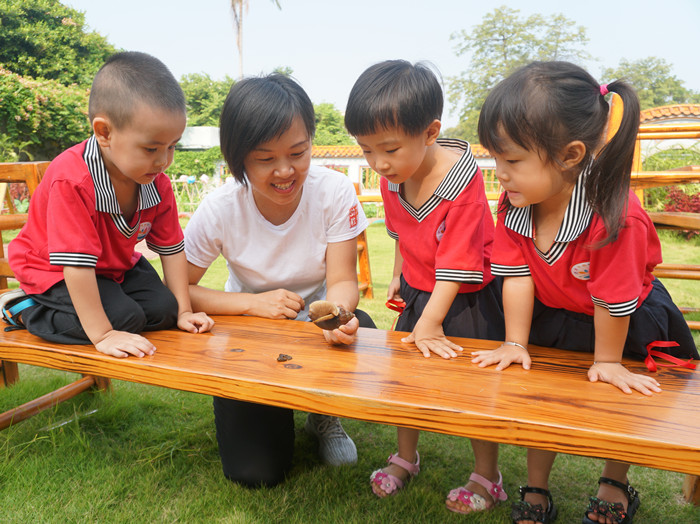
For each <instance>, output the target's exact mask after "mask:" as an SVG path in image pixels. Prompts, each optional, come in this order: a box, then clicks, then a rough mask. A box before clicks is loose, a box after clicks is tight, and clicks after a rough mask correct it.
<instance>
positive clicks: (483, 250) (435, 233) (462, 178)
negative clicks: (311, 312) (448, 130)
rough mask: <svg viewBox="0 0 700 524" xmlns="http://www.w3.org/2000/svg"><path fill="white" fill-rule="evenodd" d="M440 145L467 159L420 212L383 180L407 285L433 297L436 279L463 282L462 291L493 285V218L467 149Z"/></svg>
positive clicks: (457, 142)
mask: <svg viewBox="0 0 700 524" xmlns="http://www.w3.org/2000/svg"><path fill="white" fill-rule="evenodd" d="M439 143H440V145H442V146H445V147H450V148H457V149H459V150H460V151H463V154H462V157H461V158H460V159H459V160H458V161H457V163H456V164H455V165H454V166H453V167H452V169H450V171H449V172H448V173H447V174H446V175H445V178H444V179H443V180H442V182H441V183H440V185H439V186H438V188H437V189H436V190H435V193H434V194H433V195H432V196H431V197H430V198H429V199H428V201H427V202H426V203H425V204H423V205H422V206H421V207H420V209H415V208H414V207H413V206H411V204H409V203H408V202H406V201H405V200H404V199H403V197H402V196H401V186H400V185H399V184H392V183H389V182H387V180H386V179H384V178H382V179H381V182H380V189H381V192H382V199H383V200H384V209H385V212H386V219H385V223H386V228H387V232H388V233H389V236H390V237H392V238H393V239H394V240H398V241H399V249H400V251H401V256H402V257H403V266H402V268H401V272H402V273H403V276H404V278H405V279H406V282H407V283H408V285H410V286H411V287H413V288H415V289H419V290H421V291H427V292H432V291H433V288H434V287H435V282H436V281H437V280H446V281H451V282H461V286H460V288H459V292H460V293H471V292H474V291H479V290H480V289H482V288H483V287H485V286H486V285H487V284H488V283H489V282H491V280H493V276H492V275H491V265H490V255H491V244H492V243H493V235H494V225H493V217H492V215H491V209H490V208H489V203H488V201H487V200H486V190H485V189H484V179H483V176H482V174H481V170H480V169H479V167H478V166H477V165H476V161H475V160H474V157H473V156H472V152H471V149H470V148H469V144H468V143H466V142H463V141H462V140H443V139H441V140H439Z"/></svg>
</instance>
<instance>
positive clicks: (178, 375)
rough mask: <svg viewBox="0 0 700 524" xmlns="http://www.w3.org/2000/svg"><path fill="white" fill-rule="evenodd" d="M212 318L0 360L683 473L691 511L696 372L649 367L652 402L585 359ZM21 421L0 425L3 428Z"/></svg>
mask: <svg viewBox="0 0 700 524" xmlns="http://www.w3.org/2000/svg"><path fill="white" fill-rule="evenodd" d="M216 321H217V324H216V326H215V327H214V329H213V330H212V332H211V333H208V334H202V335H192V334H189V333H185V332H182V331H177V330H170V331H161V332H153V333H150V334H146V336H147V337H148V338H149V339H150V340H151V341H152V342H153V343H154V344H155V345H156V347H157V348H158V350H157V352H156V354H155V355H154V356H152V357H146V358H142V359H137V358H133V357H130V358H126V359H116V358H112V357H108V356H106V355H103V354H101V353H98V352H97V351H96V350H95V349H94V348H93V347H92V346H56V345H53V344H51V343H49V342H45V341H43V340H41V339H39V338H37V337H34V336H32V335H30V334H29V333H27V332H26V331H24V330H21V331H12V332H4V333H2V334H0V359H2V360H9V361H12V362H19V363H24V364H32V365H37V366H44V367H49V368H54V369H60V370H65V371H73V372H78V373H83V374H88V375H96V376H104V377H109V378H112V379H119V380H126V381H131V382H138V383H142V384H150V385H156V386H163V387H168V388H173V389H178V390H183V391H191V392H194V393H202V394H206V395H218V396H223V397H230V398H237V399H241V400H246V401H251V402H259V403H263V404H271V405H276V406H282V407H286V408H292V409H299V410H304V411H313V412H318V413H327V414H330V415H337V416H341V417H349V418H355V419H360V420H365V421H369V422H377V423H382V424H392V425H401V426H408V427H413V428H417V429H422V430H427V431H434V432H438V433H446V434H451V435H459V436H464V437H475V438H479V439H484V440H489V441H495V442H500V443H504V444H514V445H517V446H527V447H532V448H538V449H547V450H552V451H557V452H562V453H570V454H574V455H583V456H588V457H603V458H609V459H614V460H620V461H625V462H630V463H632V464H637V465H641V466H647V467H651V468H659V469H665V470H670V471H675V472H680V473H685V474H688V475H689V476H688V477H687V478H686V487H685V492H686V498H687V499H688V500H692V501H694V502H695V503H696V504H697V503H700V488H698V481H697V475H698V474H700V370H696V371H691V370H688V369H682V368H660V371H659V372H658V379H659V381H660V382H661V384H662V387H663V393H661V394H656V395H653V396H651V397H646V396H643V395H641V394H638V393H634V394H631V395H625V394H623V393H622V392H620V391H618V390H617V389H615V388H614V387H613V386H610V385H607V384H597V383H591V382H589V381H588V380H587V378H586V371H587V369H588V367H589V365H590V361H591V356H590V355H588V354H583V353H576V352H569V351H558V350H552V349H547V348H539V347H533V348H532V349H531V353H532V355H533V366H532V369H531V370H528V371H526V370H524V369H522V367H520V366H511V367H510V368H508V369H507V370H505V371H503V372H497V371H495V369H493V368H486V369H482V368H478V367H477V366H474V365H472V364H471V359H470V353H471V351H473V350H476V349H481V348H495V347H497V346H498V342H495V341H480V340H471V339H457V338H455V339H453V340H455V341H456V342H457V343H459V344H461V345H462V346H463V347H464V348H465V352H464V354H463V355H462V356H460V357H458V358H456V359H453V360H444V359H441V358H430V359H425V358H424V357H423V356H422V355H421V354H420V353H419V352H418V351H416V350H415V349H414V348H412V347H409V346H406V345H403V344H401V342H400V338H401V336H403V334H402V333H399V332H392V331H384V330H373V329H362V328H361V329H360V330H359V332H358V336H357V339H356V341H355V343H354V344H353V345H352V346H350V347H334V346H330V345H328V344H326V343H325V341H324V339H323V337H322V336H321V333H320V332H319V330H318V328H317V327H315V326H313V325H312V324H310V323H303V322H291V321H275V320H266V319H259V318H253V317H216ZM280 353H283V354H286V355H289V356H291V357H292V359H291V360H288V361H285V362H279V361H278V360H277V358H278V356H279V355H280ZM626 364H627V365H628V366H629V368H630V369H632V370H634V371H637V372H644V371H645V368H644V365H643V364H642V363H641V362H631V361H630V362H626ZM49 405H50V402H49ZM22 414H23V411H22V408H18V410H15V411H12V412H8V413H6V414H4V415H2V416H0V428H2V427H4V426H6V425H7V424H8V423H9V422H12V417H15V420H17V419H18V418H20V417H21V416H22ZM601 414H604V416H601Z"/></svg>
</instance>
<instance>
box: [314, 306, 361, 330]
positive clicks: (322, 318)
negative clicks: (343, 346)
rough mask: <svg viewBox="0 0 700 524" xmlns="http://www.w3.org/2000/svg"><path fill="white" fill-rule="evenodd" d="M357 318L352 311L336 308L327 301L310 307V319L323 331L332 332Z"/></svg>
mask: <svg viewBox="0 0 700 524" xmlns="http://www.w3.org/2000/svg"><path fill="white" fill-rule="evenodd" d="M354 317H355V314H354V313H352V312H351V311H347V310H346V309H345V308H343V306H336V305H335V304H334V303H333V302H328V301H327V300H317V301H316V302H312V303H311V305H310V306H309V318H310V319H311V321H312V322H313V323H314V324H316V325H317V326H318V327H320V328H321V329H326V330H328V331H332V330H334V329H337V328H339V327H340V326H342V325H343V324H347V323H348V322H350V321H351V320H352V319H353V318H354Z"/></svg>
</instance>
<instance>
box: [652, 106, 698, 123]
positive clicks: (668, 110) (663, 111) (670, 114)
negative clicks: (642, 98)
mask: <svg viewBox="0 0 700 524" xmlns="http://www.w3.org/2000/svg"><path fill="white" fill-rule="evenodd" d="M688 117H690V118H694V119H699V120H700V104H676V105H671V106H661V107H652V108H651V109H645V110H644V111H642V112H641V122H642V124H648V123H651V122H658V121H660V120H671V119H676V118H688Z"/></svg>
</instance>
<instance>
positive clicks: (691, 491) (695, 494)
mask: <svg viewBox="0 0 700 524" xmlns="http://www.w3.org/2000/svg"><path fill="white" fill-rule="evenodd" d="M683 497H684V498H685V501H686V502H691V503H693V504H695V505H696V506H700V476H698V475H686V476H685V479H684V480H683Z"/></svg>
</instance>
